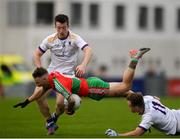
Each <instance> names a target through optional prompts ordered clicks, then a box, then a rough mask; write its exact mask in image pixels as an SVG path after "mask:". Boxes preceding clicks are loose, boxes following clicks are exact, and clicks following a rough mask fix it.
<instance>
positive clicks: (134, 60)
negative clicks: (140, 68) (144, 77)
mask: <svg viewBox="0 0 180 139" xmlns="http://www.w3.org/2000/svg"><path fill="white" fill-rule="evenodd" d="M137 63H138V59H135V58H132V59H131V62H130V64H129V68H131V69H135V68H136V65H137Z"/></svg>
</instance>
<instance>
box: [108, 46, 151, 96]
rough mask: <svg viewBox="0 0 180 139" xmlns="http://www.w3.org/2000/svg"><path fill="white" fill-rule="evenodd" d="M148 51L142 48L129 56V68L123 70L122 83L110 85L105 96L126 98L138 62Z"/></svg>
mask: <svg viewBox="0 0 180 139" xmlns="http://www.w3.org/2000/svg"><path fill="white" fill-rule="evenodd" d="M149 50H150V49H149V48H142V49H140V50H139V51H136V53H135V54H134V53H133V54H132V55H131V58H132V59H131V61H130V64H129V67H128V68H127V69H126V70H125V72H124V74H123V81H122V82H120V83H110V93H108V94H107V96H111V97H113V96H114V97H116V96H127V94H128V93H129V92H128V91H129V90H130V89H131V87H132V82H133V78H134V73H135V69H136V65H137V63H138V60H139V59H140V58H141V57H142V56H143V55H144V54H145V53H146V52H148V51H149Z"/></svg>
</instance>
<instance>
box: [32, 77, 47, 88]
mask: <svg viewBox="0 0 180 139" xmlns="http://www.w3.org/2000/svg"><path fill="white" fill-rule="evenodd" d="M34 81H35V84H36V86H38V87H44V88H48V87H49V88H50V84H49V79H48V74H45V75H43V76H41V77H36V78H35V79H34Z"/></svg>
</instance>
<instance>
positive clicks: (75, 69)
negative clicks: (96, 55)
mask: <svg viewBox="0 0 180 139" xmlns="http://www.w3.org/2000/svg"><path fill="white" fill-rule="evenodd" d="M55 29H56V31H57V32H56V33H54V34H52V35H50V36H48V37H46V38H45V39H44V40H43V42H42V43H41V44H40V46H39V47H38V49H37V50H36V51H35V53H34V63H35V66H36V67H41V66H42V65H41V56H42V55H43V54H44V53H45V52H46V51H47V50H50V52H51V63H50V65H49V67H48V71H49V72H52V71H58V72H60V73H63V74H64V75H68V76H78V77H81V76H82V75H83V74H84V73H85V71H86V66H87V64H88V63H89V61H90V59H91V56H92V49H91V47H89V45H88V44H87V43H86V42H85V41H84V40H83V39H82V38H81V37H80V36H79V35H77V34H75V33H73V32H72V31H70V30H69V19H68V16H67V15H64V14H59V15H57V16H56V17H55ZM79 49H81V50H82V51H83V52H84V57H83V60H82V62H81V64H80V65H77V58H78V52H79ZM42 91H43V90H42V88H40V87H36V88H35V90H34V93H33V94H34V95H36V94H41V93H40V92H42ZM48 91H49V92H51V91H52V90H48ZM44 94H46V95H44V96H42V97H41V98H40V99H38V100H37V104H38V106H39V109H40V111H41V113H42V115H43V116H44V117H45V119H46V121H47V123H46V127H47V129H48V134H53V133H54V129H57V128H58V127H55V128H54V127H52V126H51V125H52V124H51V123H52V122H56V121H57V118H58V117H59V116H60V115H61V114H63V112H64V97H63V96H62V95H60V94H58V95H57V96H56V112H55V113H53V114H52V115H51V114H50V112H49V106H48V103H47V100H46V97H47V95H48V93H44ZM32 97H33V95H32ZM51 117H53V119H54V121H51V120H49V119H52V118H51Z"/></svg>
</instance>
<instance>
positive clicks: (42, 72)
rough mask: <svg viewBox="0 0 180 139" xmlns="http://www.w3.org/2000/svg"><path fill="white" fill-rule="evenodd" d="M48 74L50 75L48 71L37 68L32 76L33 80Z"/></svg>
mask: <svg viewBox="0 0 180 139" xmlns="http://www.w3.org/2000/svg"><path fill="white" fill-rule="evenodd" d="M47 73H48V71H47V70H46V69H45V68H42V67H40V68H36V69H35V70H34V71H33V73H32V76H33V78H37V77H41V76H43V75H45V74H47Z"/></svg>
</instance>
